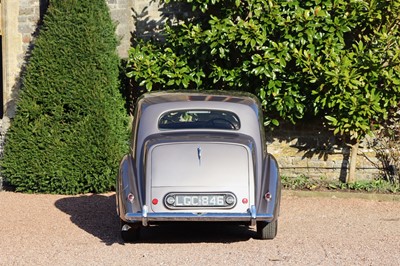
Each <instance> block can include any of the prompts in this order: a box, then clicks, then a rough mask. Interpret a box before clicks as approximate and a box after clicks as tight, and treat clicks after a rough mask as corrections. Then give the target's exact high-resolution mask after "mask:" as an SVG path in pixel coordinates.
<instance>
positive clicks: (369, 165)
mask: <svg viewBox="0 0 400 266" xmlns="http://www.w3.org/2000/svg"><path fill="white" fill-rule="evenodd" d="M368 143H370V140H369V139H366V140H364V141H363V142H362V143H361V145H360V147H359V152H358V156H357V164H356V169H357V171H356V179H357V180H364V179H368V180H371V179H374V178H375V177H377V176H379V175H380V174H381V171H380V168H381V162H380V161H379V160H378V159H377V158H376V154H375V151H374V150H373V149H372V148H370V147H369V145H368ZM267 144H268V152H270V153H271V154H273V155H274V156H275V157H276V159H277V160H278V163H279V165H280V168H281V174H282V175H285V176H289V177H296V176H301V175H305V176H308V177H312V178H317V179H319V178H322V179H327V180H343V181H345V180H346V177H347V174H348V169H349V159H350V158H349V155H350V148H349V147H348V146H347V145H346V144H345V143H344V142H343V141H342V140H341V139H340V138H337V137H335V136H333V135H332V133H331V132H330V131H328V130H326V129H325V128H324V127H323V126H322V125H321V124H318V123H315V124H313V123H312V122H311V123H310V124H302V125H297V126H294V125H282V126H281V127H279V128H278V129H275V130H273V131H271V132H268V133H267Z"/></svg>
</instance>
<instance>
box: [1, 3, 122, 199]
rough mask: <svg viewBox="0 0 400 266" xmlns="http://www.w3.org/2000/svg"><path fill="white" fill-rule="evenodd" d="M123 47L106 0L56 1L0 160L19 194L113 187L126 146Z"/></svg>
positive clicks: (44, 28)
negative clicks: (119, 52)
mask: <svg viewBox="0 0 400 266" xmlns="http://www.w3.org/2000/svg"><path fill="white" fill-rule="evenodd" d="M117 44H118V41H117V39H116V36H115V25H114V24H113V22H112V21H111V18H110V14H109V10H108V7H107V5H106V3H105V1H104V0H54V1H51V3H50V6H49V9H48V12H47V14H46V16H45V18H44V23H43V26H42V28H41V31H40V33H39V37H38V38H37V40H36V42H35V46H34V49H33V51H32V54H31V57H30V60H29V63H28V65H27V68H26V72H25V76H24V78H23V86H22V91H21V93H20V99H19V102H18V105H17V106H18V107H17V113H16V116H15V118H14V120H13V121H12V124H11V127H10V129H9V131H8V133H7V137H6V145H5V150H4V157H3V159H2V161H1V167H2V170H1V172H2V173H1V174H2V176H3V177H4V178H5V180H6V182H8V183H10V184H11V185H12V186H14V187H15V188H16V190H17V191H23V192H31V193H59V194H77V193H86V192H105V191H109V190H110V189H113V188H114V186H115V176H116V174H117V171H118V163H119V160H120V159H121V156H122V154H123V153H124V152H125V150H126V146H127V145H126V140H127V116H126V110H125V109H124V100H123V98H122V96H121V94H120V90H119V88H120V83H119V79H118V75H119V58H118V56H117V54H116V46H117Z"/></svg>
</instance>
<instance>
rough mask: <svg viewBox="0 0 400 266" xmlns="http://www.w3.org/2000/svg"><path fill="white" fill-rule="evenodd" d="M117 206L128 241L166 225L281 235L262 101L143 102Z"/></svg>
mask: <svg viewBox="0 0 400 266" xmlns="http://www.w3.org/2000/svg"><path fill="white" fill-rule="evenodd" d="M116 190H117V193H116V204H117V212H118V215H119V217H120V220H121V235H122V238H123V240H124V241H134V240H135V239H137V238H138V237H139V235H138V233H139V230H140V228H141V227H142V226H148V225H151V224H161V223H162V222H176V221H180V222H182V221H196V222H210V221H213V222H236V223H240V224H245V225H249V226H255V225H256V228H257V235H258V237H259V238H261V239H273V238H274V237H275V236H276V233H277V227H278V215H279V207H280V198H281V182H280V176H279V171H278V165H277V162H276V160H275V159H274V157H273V156H272V155H271V154H268V153H267V149H266V141H265V136H264V127H263V118H262V112H261V109H260V104H259V102H258V100H257V98H256V97H254V96H253V95H250V94H245V93H231V92H229V93H228V92H225V93H224V92H218V93H217V92H203V93H201V92H155V93H147V94H144V95H143V96H142V97H141V98H140V99H139V100H138V101H137V105H136V110H135V116H134V121H133V126H132V139H131V146H130V153H129V154H128V155H126V156H125V157H124V158H123V159H122V161H121V164H120V170H119V175H118V177H117V189H116Z"/></svg>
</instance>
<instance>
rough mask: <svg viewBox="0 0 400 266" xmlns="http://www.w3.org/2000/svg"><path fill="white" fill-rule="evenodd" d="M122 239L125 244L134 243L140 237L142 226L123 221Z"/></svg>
mask: <svg viewBox="0 0 400 266" xmlns="http://www.w3.org/2000/svg"><path fill="white" fill-rule="evenodd" d="M121 237H122V240H124V242H134V241H137V240H138V239H139V237H140V225H139V224H132V223H127V222H125V221H122V220H121Z"/></svg>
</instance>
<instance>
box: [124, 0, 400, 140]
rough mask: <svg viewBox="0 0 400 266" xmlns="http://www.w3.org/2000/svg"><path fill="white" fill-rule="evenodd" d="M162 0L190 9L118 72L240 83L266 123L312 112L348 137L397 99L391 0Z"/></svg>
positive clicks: (158, 85)
mask: <svg viewBox="0 0 400 266" xmlns="http://www.w3.org/2000/svg"><path fill="white" fill-rule="evenodd" d="M163 2H164V3H167V4H168V3H176V2H178V3H179V2H181V3H186V4H188V5H191V6H192V7H193V9H194V10H196V12H195V13H194V15H193V16H188V17H186V18H181V19H180V21H179V23H174V22H173V21H171V22H170V23H169V24H167V26H166V28H165V39H166V40H165V42H157V41H151V40H150V41H141V40H138V44H137V45H136V46H134V47H132V48H131V50H130V58H129V61H128V64H129V67H130V71H129V72H128V75H129V76H130V77H132V78H133V79H134V80H135V81H136V82H137V84H139V85H140V86H142V87H145V88H146V89H147V90H148V91H149V90H159V89H176V88H179V89H216V90H220V89H225V90H242V91H249V92H252V93H254V94H256V95H258V97H259V98H260V100H261V102H262V104H263V108H264V111H265V118H266V121H265V122H266V124H267V125H268V124H271V123H272V124H275V125H278V121H279V120H281V119H283V120H288V121H292V122H295V121H298V120H299V119H303V118H304V117H305V116H306V115H317V116H320V117H325V118H326V120H325V121H326V123H327V124H328V125H330V127H331V128H332V130H334V132H335V133H337V134H343V135H348V136H350V137H351V138H353V139H359V138H362V137H363V136H365V134H367V133H369V132H370V130H371V125H372V122H375V124H376V123H379V122H381V121H382V120H385V119H386V118H387V114H386V109H387V108H388V107H389V106H394V105H396V104H397V102H398V99H399V98H400V89H399V88H400V86H399V85H400V69H399V64H400V50H399V49H398V47H399V44H400V32H399V28H400V17H399V16H398V13H399V12H400V1H399V0H396V1H346V0H327V1H321V0H306V1H303V0H302V1H300V0H293V1H276V0H246V1H238V0H164V1H163Z"/></svg>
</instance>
